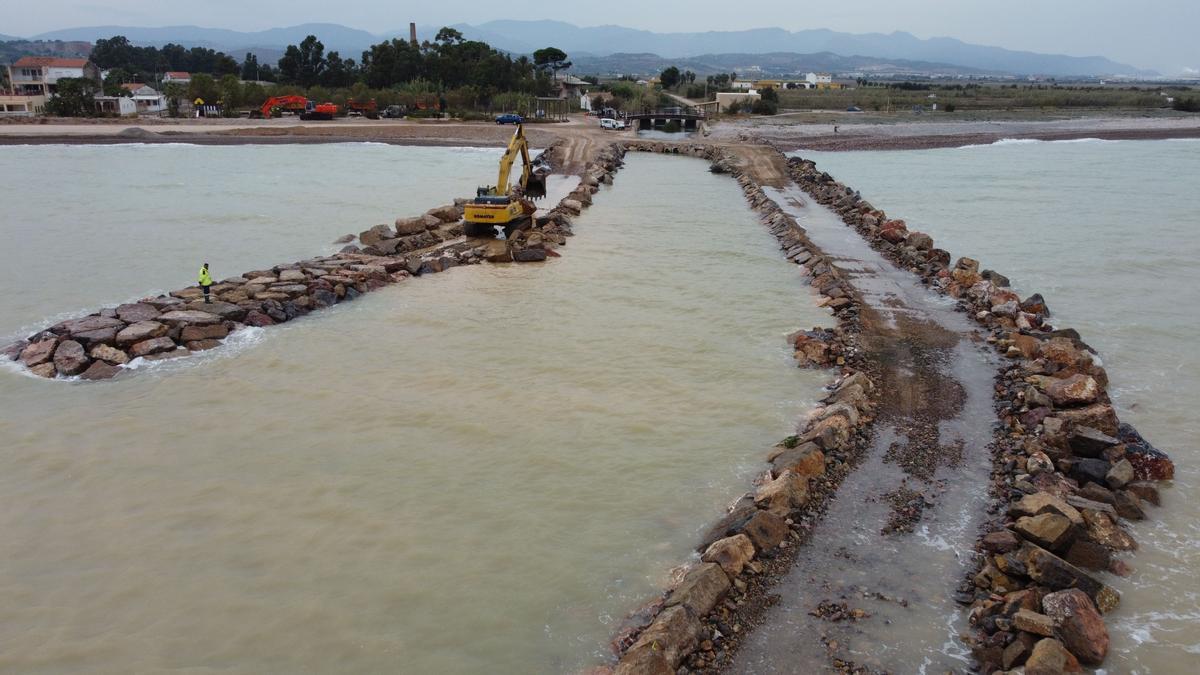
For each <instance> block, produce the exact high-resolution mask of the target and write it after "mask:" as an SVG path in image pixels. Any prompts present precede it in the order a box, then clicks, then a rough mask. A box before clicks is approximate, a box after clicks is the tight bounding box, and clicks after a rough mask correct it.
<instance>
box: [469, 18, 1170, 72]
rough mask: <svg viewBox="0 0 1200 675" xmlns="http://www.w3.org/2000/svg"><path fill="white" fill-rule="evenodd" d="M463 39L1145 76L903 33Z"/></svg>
mask: <svg viewBox="0 0 1200 675" xmlns="http://www.w3.org/2000/svg"><path fill="white" fill-rule="evenodd" d="M455 28H457V29H458V30H460V31H462V32H463V34H464V35H466V36H467V37H471V38H475V39H482V40H486V41H487V42H489V43H490V44H492V45H494V46H496V47H499V48H502V49H507V50H510V51H515V52H521V53H529V52H530V51H532V50H533V49H537V48H539V47H544V46H546V45H550V44H552V45H556V46H558V47H560V48H562V49H564V50H566V51H567V52H568V53H571V54H573V55H575V54H579V53H588V54H594V55H597V56H604V55H608V54H614V53H635V54H636V53H653V54H661V55H663V56H665V57H668V58H684V57H694V56H696V55H700V54H731V53H750V54H767V53H774V52H791V53H799V54H809V53H820V52H830V53H834V54H840V55H843V56H850V55H857V56H871V57H877V58H883V59H905V60H910V61H928V62H932V63H945V64H954V65H957V66H962V67H966V68H978V69H981V70H987V71H1003V72H1007V73H1017V74H1028V75H1054V76H1072V75H1073V76H1094V75H1153V74H1156V73H1154V72H1153V71H1143V70H1139V69H1137V68H1134V67H1133V66H1129V65H1125V64H1122V63H1116V62H1114V61H1111V60H1109V59H1107V58H1104V57H1102V56H1082V57H1081V56H1065V55H1061V54H1039V53H1035V52H1022V51H1014V50H1010V49H1003V48H1001V47H988V46H983V45H973V44H969V43H966V42H963V41H961V40H956V39H953V38H931V39H927V40H923V39H920V38H917V37H915V36H913V35H911V34H909V33H904V32H895V33H889V34H883V33H862V34H855V33H839V32H837V31H832V30H825V29H816V30H802V31H797V32H789V31H786V30H783V29H782V28H757V29H752V30H742V31H709V32H705V33H654V32H651V31H645V30H636V29H632V28H624V27H621V26H595V27H590V28H581V27H579V26H574V25H572V24H569V23H563V22H560V21H508V20H504V21H489V22H487V23H483V24H480V25H478V26H470V25H467V24H461V25H457V26H455Z"/></svg>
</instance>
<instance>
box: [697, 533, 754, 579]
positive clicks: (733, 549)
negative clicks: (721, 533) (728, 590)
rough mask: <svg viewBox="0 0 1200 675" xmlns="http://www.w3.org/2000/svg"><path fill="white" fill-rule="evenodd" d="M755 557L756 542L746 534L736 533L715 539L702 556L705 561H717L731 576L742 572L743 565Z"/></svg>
mask: <svg viewBox="0 0 1200 675" xmlns="http://www.w3.org/2000/svg"><path fill="white" fill-rule="evenodd" d="M753 558H754V544H753V543H751V542H750V538H749V537H747V536H746V535H744V534H735V535H733V536H732V537H725V538H724V539H718V540H717V541H714V542H713V543H712V544H711V545H709V547H708V548H707V549H706V550H705V551H704V555H702V556H701V557H700V559H701V560H703V561H704V562H710V563H717V564H718V565H720V566H721V569H723V570H725V574H727V575H729V577H730V578H733V577H736V576H737V575H739V574H741V573H742V567H744V566H745V564H746V563H748V562H750V561H751V560H752V559H753Z"/></svg>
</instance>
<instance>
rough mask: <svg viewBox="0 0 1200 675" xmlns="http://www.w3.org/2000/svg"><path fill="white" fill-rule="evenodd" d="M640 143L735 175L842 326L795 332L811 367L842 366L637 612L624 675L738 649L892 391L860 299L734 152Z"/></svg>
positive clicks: (702, 665)
mask: <svg viewBox="0 0 1200 675" xmlns="http://www.w3.org/2000/svg"><path fill="white" fill-rule="evenodd" d="M627 147H628V149H629V150H634V151H642V152H653V153H662V154H674V155H685V156H691V157H697V158H701V159H706V160H708V161H709V162H710V163H711V167H712V170H713V172H714V173H725V174H730V175H731V176H733V177H734V178H735V179H736V180H737V182H738V184H739V185H740V186H741V188H742V190H743V193H744V194H745V197H746V200H747V202H748V203H749V205H750V207H751V208H752V209H753V210H754V211H755V212H756V213H757V214H758V215H759V218H760V220H761V222H762V223H763V225H764V226H765V227H766V228H767V229H768V230H769V231H770V232H771V234H773V235H774V236H775V237H776V239H777V241H778V242H779V246H780V248H781V250H782V252H783V255H784V256H785V257H786V258H787V259H788V260H789V261H791V262H793V263H795V264H797V265H799V266H800V268H801V269H802V270H803V271H804V273H805V274H806V275H807V276H808V277H809V278H810V280H811V285H812V287H813V288H814V289H815V290H816V291H817V292H818V293H819V294H820V296H821V300H820V302H819V304H820V305H821V306H825V307H828V308H830V310H831V311H832V312H833V315H834V317H835V319H836V326H835V327H833V328H826V329H813V330H800V331H797V332H795V333H793V334H792V335H790V336H788V338H787V339H788V343H789V344H790V345H791V346H792V347H793V349H794V352H795V357H796V362H797V364H798V365H799V366H801V367H832V368H836V371H835V375H834V379H833V381H832V382H831V383H830V385H829V386H828V391H829V393H828V395H827V396H826V397H825V398H824V399H823V400H822V402H821V405H820V406H819V407H817V408H816V409H814V410H811V411H808V413H807V415H806V416H805V418H804V419H803V421H802V422H801V423H800V424H799V428H798V430H797V433H796V434H795V435H793V436H790V437H788V438H786V439H783V440H782V441H781V442H780V443H779V444H778V445H777V446H775V447H774V448H771V449H769V450H768V452H767V454H766V457H765V459H766V461H767V469H766V470H764V472H763V473H762V474H761V475H760V476H759V478H758V479H757V480H756V481H755V485H754V489H753V490H751V491H749V492H746V493H745V494H743V495H741V496H740V497H739V498H738V499H736V500H735V501H734V502H733V504H732V505H730V507H729V508H728V509H727V511H726V513H725V514H724V515H723V516H721V517H720V518H719V519H718V520H717V521H716V522H715V523H713V524H712V526H711V527H710V528H709V529H708V531H707V533H706V534H705V535H704V536H702V538H701V541H700V544H699V547H698V548H697V553H698V554H699V560H698V561H695V562H693V563H691V564H688V565H685V566H683V567H681V568H677V569H676V570H675V572H676V573H675V574H674V575H673V576H674V578H675V583H674V584H673V586H672V587H671V588H669V589H668V590H667V591H665V592H664V593H663V595H662V596H660V597H657V598H654V599H652V600H650V601H649V602H648V603H646V604H645V605H643V606H642V607H641V608H639V609H637V610H635V611H634V612H632V613H631V614H630V615H629V616H628V617H626V619H625V621H624V622H623V624H622V626H621V628H620V629H619V631H618V633H617V634H616V636H615V637H614V639H613V643H612V646H613V650H614V652H615V653H616V654H617V656H618V661H617V663H616V665H615V666H614V667H613V668H612V671H613V672H615V673H618V674H621V675H634V674H644V673H675V672H677V671H687V672H692V671H703V670H705V669H707V668H711V667H713V666H714V665H716V664H717V663H718V662H719V661H721V660H722V659H723V658H724V657H725V655H726V654H727V653H728V651H729V650H731V649H733V648H735V647H736V644H737V641H738V639H739V637H740V636H739V633H740V632H741V630H742V628H741V626H740V624H739V623H738V619H737V613H738V611H739V609H740V608H741V607H742V606H743V605H745V604H748V603H763V602H765V601H766V600H765V599H766V596H767V594H768V591H769V588H770V586H771V583H772V581H771V577H772V575H773V574H775V573H778V572H779V571H780V570H781V569H786V568H787V567H788V566H789V564H790V560H791V558H790V554H791V553H792V552H794V551H795V550H796V549H797V547H798V546H799V545H800V544H802V543H803V542H804V541H805V539H806V537H807V533H808V531H809V528H810V527H811V523H812V521H813V520H814V519H815V518H817V517H819V514H820V512H821V511H822V509H823V508H824V505H825V503H826V501H827V500H828V498H829V497H830V495H831V494H832V493H833V492H834V491H835V490H836V489H837V486H838V485H839V484H840V482H841V480H842V479H843V478H844V477H845V476H846V474H847V473H848V471H849V469H850V467H851V466H852V465H853V464H854V463H855V461H856V459H857V457H858V456H859V455H860V454H861V452H862V450H863V448H865V447H866V444H867V442H868V434H869V425H870V422H871V421H872V419H873V415H874V411H875V408H876V402H877V399H878V396H879V394H880V392H879V391H878V388H877V387H876V385H875V383H874V381H873V379H872V376H871V374H870V373H869V372H868V370H867V367H866V364H865V363H864V361H863V359H862V349H861V347H860V346H859V344H858V336H859V326H858V311H859V302H860V300H859V298H858V297H857V294H856V293H855V291H854V289H853V287H852V286H850V285H849V284H848V283H846V281H845V279H844V278H843V276H842V274H841V272H839V271H838V270H837V269H836V268H835V267H834V266H833V265H832V263H831V261H829V260H828V259H826V257H825V256H824V254H823V253H822V252H821V251H820V250H819V249H818V248H817V247H816V246H815V245H813V244H812V242H810V241H809V240H808V238H807V236H806V234H805V230H804V228H803V227H801V226H800V225H798V224H797V223H796V221H795V220H794V219H793V218H792V217H790V216H788V215H787V214H786V213H784V212H783V211H782V210H781V209H780V208H779V206H778V205H776V204H775V202H773V201H772V200H771V199H769V198H768V197H767V196H766V194H765V193H764V192H763V190H762V188H761V187H760V186H759V185H757V184H756V183H755V181H754V180H753V179H752V178H751V177H750V176H749V175H748V174H747V173H745V172H744V171H743V170H742V168H741V166H740V163H739V161H738V159H737V157H735V156H734V155H733V154H731V153H730V152H729V151H728V150H727V149H724V148H720V147H714V146H706V145H683V146H680V145H670V144H663V143H654V142H633V143H629V144H627Z"/></svg>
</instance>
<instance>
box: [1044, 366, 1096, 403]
mask: <svg viewBox="0 0 1200 675" xmlns="http://www.w3.org/2000/svg"><path fill="white" fill-rule="evenodd" d="M1102 393H1103V390H1102V389H1101V388H1100V384H1099V383H1097V382H1096V380H1095V379H1094V378H1092V377H1091V376H1090V375H1082V374H1079V373H1076V374H1074V375H1072V376H1070V377H1068V378H1065V379H1061V380H1054V381H1053V382H1051V383H1050V384H1049V385H1047V386H1046V395H1047V396H1049V397H1050V400H1051V401H1054V405H1056V406H1059V407H1070V406H1080V405H1087V404H1089V403H1095V402H1096V399H1098V398H1100V394H1102Z"/></svg>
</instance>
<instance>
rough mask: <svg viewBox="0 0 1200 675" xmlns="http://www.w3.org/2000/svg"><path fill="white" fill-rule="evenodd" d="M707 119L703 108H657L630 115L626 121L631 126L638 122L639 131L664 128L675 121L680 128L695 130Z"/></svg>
mask: <svg viewBox="0 0 1200 675" xmlns="http://www.w3.org/2000/svg"><path fill="white" fill-rule="evenodd" d="M706 118H707V115H706V114H705V111H704V110H703V109H702V108H694V107H691V106H676V107H671V108H656V109H654V110H650V109H648V108H647V109H645V110H643V111H642V112H640V113H630V114H629V115H627V116H626V118H625V119H626V120H627V121H629V123H631V124H632V123H633V122H634V121H636V122H637V125H638V129H653V128H655V127H662V126H666V125H667V123H668V122H670V121H672V120H674V121H677V122H679V124H680V126H682V127H683V128H684V129H687V130H694V129H695V128H696V127H697V126H698V125H699V123H700V122H701V121H703V120H705V119H706Z"/></svg>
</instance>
